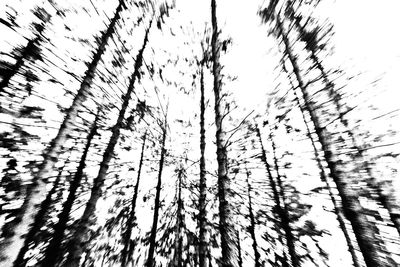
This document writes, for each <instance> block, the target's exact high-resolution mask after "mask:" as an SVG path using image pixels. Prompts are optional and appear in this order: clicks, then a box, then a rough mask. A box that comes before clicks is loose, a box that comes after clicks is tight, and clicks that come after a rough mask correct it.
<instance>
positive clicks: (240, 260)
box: [236, 230, 243, 267]
mask: <svg viewBox="0 0 400 267" xmlns="http://www.w3.org/2000/svg"><path fill="white" fill-rule="evenodd" d="M236 240H237V241H236V242H237V251H238V265H239V267H243V257H242V246H241V242H240V232H239V230H236Z"/></svg>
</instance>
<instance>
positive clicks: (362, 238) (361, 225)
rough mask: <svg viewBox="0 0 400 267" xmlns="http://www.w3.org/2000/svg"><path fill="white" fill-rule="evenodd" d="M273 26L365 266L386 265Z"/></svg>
mask: <svg viewBox="0 0 400 267" xmlns="http://www.w3.org/2000/svg"><path fill="white" fill-rule="evenodd" d="M276 25H277V28H278V31H279V35H280V36H281V37H282V39H283V43H284V46H285V52H286V54H287V56H288V57H289V60H290V62H291V64H292V66H293V71H294V74H295V76H296V79H297V82H298V84H299V88H300V90H301V93H302V95H303V99H304V103H305V109H306V110H307V111H308V113H309V114H310V116H311V121H312V122H313V124H314V127H315V131H316V134H317V136H318V141H319V142H320V143H321V147H322V150H323V152H324V157H325V160H326V162H327V164H328V168H329V171H330V175H331V177H332V179H333V181H334V182H335V183H336V186H337V189H338V191H339V195H340V197H341V199H342V204H343V210H344V213H345V216H346V217H347V219H348V220H349V221H350V222H351V224H352V226H353V231H354V233H355V236H356V239H357V242H358V245H359V247H360V250H361V252H362V254H363V256H364V260H365V263H366V265H367V267H376V266H385V264H384V263H383V262H382V261H381V260H380V257H379V247H378V246H377V244H376V242H375V236H374V233H373V230H372V229H371V226H370V224H369V222H368V219H367V216H366V215H365V212H364V208H363V207H362V206H361V203H360V201H359V199H358V194H357V192H356V190H355V189H354V188H353V187H352V186H351V181H349V178H350V177H348V178H344V177H343V174H342V172H341V171H340V169H339V166H338V165H337V163H336V162H335V160H334V158H333V154H332V151H331V150H330V145H329V142H328V140H327V136H328V135H327V132H326V129H325V128H323V127H321V126H320V121H319V118H318V116H317V114H316V112H315V107H314V105H313V103H312V102H311V99H310V96H309V95H308V92H307V90H306V88H305V85H304V82H303V79H302V76H301V74H300V69H299V67H298V65H297V60H296V58H295V57H294V55H293V54H292V51H291V47H290V43H289V39H288V38H287V36H286V33H284V28H283V25H282V23H281V21H280V18H279V17H278V16H277V21H276Z"/></svg>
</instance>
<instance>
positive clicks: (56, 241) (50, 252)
mask: <svg viewBox="0 0 400 267" xmlns="http://www.w3.org/2000/svg"><path fill="white" fill-rule="evenodd" d="M99 119H100V114H99V112H98V113H97V115H96V118H95V120H94V122H93V123H92V125H91V127H90V131H89V134H88V136H87V138H86V144H85V148H84V150H83V152H82V156H81V159H80V161H79V165H78V168H77V170H76V173H75V175H74V177H73V178H72V180H71V183H70V187H69V192H68V196H67V199H66V201H65V203H64V205H63V209H62V211H61V213H60V214H59V215H58V222H57V224H56V225H55V226H54V229H53V230H54V233H53V236H52V239H51V241H50V243H49V245H48V246H47V248H46V251H45V254H44V259H43V261H42V262H41V266H55V265H56V263H57V259H58V257H59V256H60V255H61V254H62V253H60V252H61V243H62V241H63V238H64V236H65V230H66V228H67V224H68V219H69V214H70V212H71V209H72V205H73V204H74V201H75V199H76V192H77V190H78V188H79V186H80V185H81V181H82V177H83V174H84V173H83V171H84V169H85V166H86V158H87V155H88V153H89V149H90V146H91V144H92V141H93V138H94V137H95V135H96V133H97V128H98V121H99Z"/></svg>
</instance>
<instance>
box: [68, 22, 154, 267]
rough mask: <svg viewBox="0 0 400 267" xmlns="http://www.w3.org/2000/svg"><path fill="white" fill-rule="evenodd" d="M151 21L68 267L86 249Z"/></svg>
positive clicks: (72, 244) (75, 239)
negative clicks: (91, 219)
mask: <svg viewBox="0 0 400 267" xmlns="http://www.w3.org/2000/svg"><path fill="white" fill-rule="evenodd" d="M152 21H153V20H151V21H150V23H149V26H148V28H147V29H146V33H145V36H144V41H143V45H142V47H141V48H140V49H139V52H138V55H137V57H136V61H135V66H134V71H133V73H132V76H131V79H130V82H129V86H128V90H127V92H126V93H125V96H124V97H123V102H122V106H121V109H120V111H119V114H118V119H117V122H116V124H115V125H114V126H113V127H112V130H111V131H112V135H111V137H110V141H109V143H108V145H107V148H106V150H105V152H104V154H103V160H102V161H101V163H100V169H99V173H98V175H97V177H96V179H95V180H94V182H93V187H92V191H91V195H90V199H89V201H88V203H87V204H86V207H85V211H84V212H83V215H82V217H81V219H80V220H79V223H78V225H77V227H76V230H75V232H74V235H73V240H72V242H71V246H70V248H69V254H68V258H67V261H66V264H65V265H66V266H68V267H72V266H79V262H80V259H81V256H82V253H83V252H84V251H85V249H86V246H87V242H86V241H87V238H88V236H87V235H88V234H89V227H90V224H91V222H90V218H93V216H94V213H95V211H96V204H97V201H98V200H99V198H100V197H101V194H102V187H103V185H104V181H105V179H106V176H107V170H108V168H109V163H110V161H111V159H112V157H113V152H114V148H115V146H116V145H117V142H118V139H119V136H120V131H121V128H122V126H123V121H124V117H125V113H126V110H127V108H128V105H129V102H130V99H131V95H132V92H133V90H134V89H135V82H136V79H138V77H139V75H140V68H141V66H142V64H143V52H144V50H145V48H146V45H147V43H148V38H149V32H150V28H151V24H152Z"/></svg>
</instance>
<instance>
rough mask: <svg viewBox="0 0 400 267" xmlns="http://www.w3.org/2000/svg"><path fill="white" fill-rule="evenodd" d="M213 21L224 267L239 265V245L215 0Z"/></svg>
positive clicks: (212, 7)
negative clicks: (229, 167)
mask: <svg viewBox="0 0 400 267" xmlns="http://www.w3.org/2000/svg"><path fill="white" fill-rule="evenodd" d="M211 21H212V28H213V32H212V38H211V49H212V62H213V67H212V73H213V76H214V83H213V87H214V97H215V125H216V134H215V136H216V144H217V161H218V198H219V232H220V235H221V250H222V258H221V266H222V267H232V266H238V252H237V246H236V244H235V243H236V242H235V228H234V223H233V221H232V219H233V214H232V207H231V204H230V198H231V192H230V179H229V177H228V156H227V150H226V144H225V143H226V140H225V139H226V137H225V131H224V128H223V125H222V123H223V114H222V111H223V110H222V107H221V87H222V75H221V68H222V67H221V64H220V62H219V58H220V43H219V41H218V34H219V33H218V25H217V15H216V0H211Z"/></svg>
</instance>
